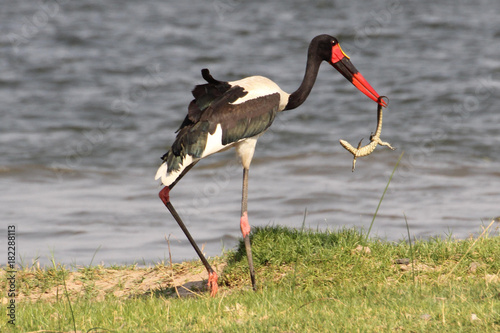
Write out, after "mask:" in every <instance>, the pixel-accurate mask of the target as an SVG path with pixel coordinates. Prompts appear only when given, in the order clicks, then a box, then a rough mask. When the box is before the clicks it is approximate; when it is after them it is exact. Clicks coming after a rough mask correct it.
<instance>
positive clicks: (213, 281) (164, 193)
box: [159, 164, 218, 296]
mask: <svg viewBox="0 0 500 333" xmlns="http://www.w3.org/2000/svg"><path fill="white" fill-rule="evenodd" d="M192 166H194V164H192V165H190V166H189V167H188V168H186V169H185V170H184V171H185V172H183V173H182V174H181V175H180V176H179V178H177V180H176V181H175V182H174V183H173V184H171V185H170V186H165V187H164V188H163V189H162V190H161V191H160V193H159V196H160V199H161V201H163V203H164V204H165V206H166V207H167V208H168V210H169V211H170V214H172V216H173V217H174V219H175V221H177V224H179V227H181V229H182V231H183V232H184V234H185V235H186V237H187V239H188V240H189V243H191V245H192V246H193V248H194V250H195V251H196V253H197V254H198V257H200V260H201V262H202V263H203V265H204V266H205V268H206V269H207V271H208V287H209V288H210V295H211V296H215V295H216V294H217V290H218V286H217V278H218V277H217V273H216V272H215V271H214V270H213V268H212V266H210V264H209V263H208V260H207V259H206V258H205V256H204V255H203V253H202V252H201V250H200V248H199V247H198V245H197V244H196V242H195V241H194V239H193V237H191V234H190V233H189V231H188V229H187V228H186V225H185V224H184V222H182V219H181V217H180V216H179V214H178V213H177V211H176V210H175V208H174V206H173V205H172V203H171V202H170V190H171V189H172V188H173V187H174V186H175V184H176V183H177V182H178V181H179V180H180V178H182V176H184V175H185V174H186V172H187V171H189V169H191V167H192Z"/></svg>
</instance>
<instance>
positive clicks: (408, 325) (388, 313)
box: [0, 227, 500, 332]
mask: <svg viewBox="0 0 500 333" xmlns="http://www.w3.org/2000/svg"><path fill="white" fill-rule="evenodd" d="M252 243H253V253H254V262H255V265H256V275H257V282H258V290H257V291H256V292H253V291H252V290H251V288H250V282H249V274H248V270H247V269H248V267H247V260H246V257H245V250H244V246H243V244H240V246H239V248H238V249H237V250H236V251H234V252H230V253H228V254H226V255H224V256H223V257H222V258H215V259H212V260H215V261H216V263H219V264H220V263H221V262H227V266H226V267H225V268H224V270H223V272H222V274H220V275H221V277H220V279H219V282H220V285H221V286H220V289H219V294H218V295H217V297H215V298H211V297H209V296H208V293H207V292H206V291H197V295H198V296H193V297H185V298H181V299H179V298H177V296H176V293H175V291H174V290H173V289H172V288H164V287H159V288H157V289H154V288H153V289H151V290H149V291H147V292H144V291H142V292H139V293H138V292H136V291H134V289H133V288H131V286H130V285H129V284H128V282H123V285H120V284H117V285H116V286H115V287H114V289H110V290H112V291H116V290H119V289H120V288H122V289H124V291H125V293H124V294H121V296H116V295H115V294H113V292H108V293H106V294H105V295H104V297H97V295H98V294H99V293H98V292H99V283H100V282H101V281H102V280H103V279H106V278H107V276H108V275H109V274H114V273H117V272H118V271H120V272H119V273H123V272H125V273H127V272H130V274H132V273H134V274H137V272H139V273H140V274H143V275H144V277H143V278H142V279H138V281H137V283H138V284H140V283H141V280H144V279H145V278H146V277H147V276H149V275H150V274H153V273H158V274H160V275H159V276H162V278H161V279H163V280H164V282H166V283H168V281H170V280H169V279H171V275H172V274H178V273H181V272H186V271H192V270H199V271H200V272H201V271H202V270H203V268H202V266H201V265H200V264H199V263H198V262H189V263H185V264H176V265H173V267H172V269H171V270H168V269H170V268H169V266H168V265H167V266H164V265H161V264H160V265H158V266H157V267H152V268H149V269H145V270H141V269H139V268H137V267H134V266H132V267H122V268H116V267H115V268H104V267H100V266H97V267H86V268H82V269H80V270H79V273H80V275H78V279H76V278H75V277H72V278H70V277H69V276H70V271H69V270H67V269H66V268H65V267H62V266H58V265H55V266H54V267H52V268H50V269H35V268H24V269H22V270H20V271H19V272H18V279H17V282H18V287H19V291H20V292H22V293H28V294H29V293H30V292H31V293H40V294H43V293H44V292H47V291H48V290H51V288H52V289H53V288H54V286H60V288H59V292H58V295H57V296H54V297H51V298H49V299H43V298H40V299H39V300H38V301H37V300H33V301H27V300H25V301H22V300H19V301H18V302H17V312H16V326H15V327H12V326H10V325H8V324H7V323H6V319H2V320H1V322H0V331H1V332H30V331H40V330H47V331H52V332H68V331H73V330H74V328H75V327H76V329H77V330H79V331H82V332H88V331H90V332H184V331H189V332H259V331H260V332H357V331H360V332H391V331H396V332H400V331H401V332H432V331H435V332H493V331H499V330H500V281H499V274H500V260H499V257H498V256H499V253H500V237H499V236H498V235H497V236H494V235H491V234H487V233H485V234H484V235H482V236H481V237H479V238H476V239H468V240H461V241H456V240H453V239H451V238H448V239H444V240H443V239H439V238H435V239H431V240H425V241H423V240H417V241H413V242H412V246H411V248H410V246H409V244H408V243H407V242H404V241H402V242H398V243H390V242H386V241H380V240H373V239H368V240H367V239H366V235H365V234H363V233H360V232H358V231H356V230H352V229H342V230H338V231H334V232H333V231H326V232H312V231H308V230H290V229H287V228H283V227H266V228H256V229H255V230H254V231H253V233H252ZM404 258H408V259H409V261H410V262H411V259H410V258H413V260H414V262H413V265H412V264H411V263H410V264H408V265H404V264H396V263H395V261H396V260H397V259H404ZM205 278H206V277H205ZM4 280H5V279H2V281H1V282H0V285H1V288H2V295H5V281H4ZM75 280H78V281H79V282H78V283H79V284H81V285H82V286H83V287H84V288H82V289H81V290H80V291H79V292H77V293H74V292H71V291H69V292H68V293H65V288H64V285H63V283H62V282H63V281H66V282H67V283H68V290H69V288H70V285H69V284H71V283H75ZM122 291H123V290H122ZM4 318H5V317H4ZM476 318H477V319H476Z"/></svg>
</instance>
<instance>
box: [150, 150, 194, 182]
mask: <svg viewBox="0 0 500 333" xmlns="http://www.w3.org/2000/svg"><path fill="white" fill-rule="evenodd" d="M193 161H194V159H193V157H192V156H191V155H185V156H184V158H183V159H182V161H181V162H180V163H176V164H177V167H176V168H171V167H170V168H169V165H168V159H167V158H164V162H163V163H162V164H161V165H160V167H159V168H158V171H156V176H155V180H158V179H161V183H162V184H163V185H165V186H170V185H171V184H172V183H173V182H175V180H176V179H177V178H179V176H180V175H181V174H182V172H183V171H184V169H186V167H188V166H189V165H191V164H192V163H193Z"/></svg>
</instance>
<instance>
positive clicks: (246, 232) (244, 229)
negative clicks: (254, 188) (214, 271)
mask: <svg viewBox="0 0 500 333" xmlns="http://www.w3.org/2000/svg"><path fill="white" fill-rule="evenodd" d="M247 201H248V169H247V168H243V189H242V195H241V218H240V228H241V234H242V235H243V240H244V241H245V249H246V251H247V258H248V268H249V270H250V279H251V280H252V288H253V290H256V286H255V270H254V268H253V258H252V245H251V244H250V224H249V223H248V209H247Z"/></svg>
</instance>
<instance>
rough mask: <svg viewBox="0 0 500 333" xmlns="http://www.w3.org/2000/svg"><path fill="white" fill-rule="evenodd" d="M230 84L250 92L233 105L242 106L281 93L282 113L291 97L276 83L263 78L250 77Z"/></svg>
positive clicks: (280, 108)
mask: <svg viewBox="0 0 500 333" xmlns="http://www.w3.org/2000/svg"><path fill="white" fill-rule="evenodd" d="M229 84H230V85H231V86H240V87H242V88H243V89H245V91H247V92H248V93H247V94H246V95H245V96H243V97H241V98H238V99H237V100H236V101H234V102H233V103H231V104H241V103H244V102H246V101H248V100H251V99H256V98H259V97H262V96H267V95H272V94H275V93H279V94H280V107H279V110H280V111H282V110H283V109H284V108H285V106H286V104H287V103H288V98H289V97H290V95H289V94H288V93H286V92H284V91H283V90H281V88H280V87H279V86H278V85H277V84H276V83H274V82H273V81H272V80H269V79H268V78H267V77H263V76H250V77H246V78H244V79H241V80H238V81H231V82H229Z"/></svg>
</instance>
